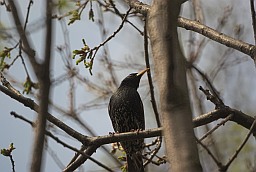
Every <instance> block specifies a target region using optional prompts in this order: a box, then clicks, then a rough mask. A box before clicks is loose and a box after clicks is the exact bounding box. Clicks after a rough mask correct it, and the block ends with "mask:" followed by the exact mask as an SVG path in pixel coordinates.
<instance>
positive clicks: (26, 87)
mask: <svg viewBox="0 0 256 172" xmlns="http://www.w3.org/2000/svg"><path fill="white" fill-rule="evenodd" d="M23 87H24V90H23V92H22V93H23V94H24V93H26V94H29V93H30V92H31V90H32V88H34V89H38V88H39V85H38V83H34V82H32V81H31V79H30V77H27V79H26V81H25V82H24V83H23Z"/></svg>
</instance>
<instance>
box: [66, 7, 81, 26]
mask: <svg viewBox="0 0 256 172" xmlns="http://www.w3.org/2000/svg"><path fill="white" fill-rule="evenodd" d="M69 13H70V14H71V15H72V17H71V18H70V19H69V22H68V25H70V24H73V23H74V22H75V21H76V20H80V19H81V18H80V14H79V11H78V10H73V11H70V12H69Z"/></svg>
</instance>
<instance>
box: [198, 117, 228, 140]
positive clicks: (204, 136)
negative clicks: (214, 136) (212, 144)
mask: <svg viewBox="0 0 256 172" xmlns="http://www.w3.org/2000/svg"><path fill="white" fill-rule="evenodd" d="M232 117H233V114H230V115H228V116H227V117H226V118H225V119H224V120H222V121H221V122H220V123H218V124H217V125H216V126H215V127H213V128H212V129H211V130H209V131H208V132H207V133H205V135H203V136H202V137H201V138H200V139H199V140H200V141H202V140H203V139H205V138H206V137H207V136H209V135H210V134H211V133H213V132H214V131H215V130H217V129H218V128H219V127H220V126H222V125H224V124H225V123H226V122H228V121H229V120H230V119H231V118H232Z"/></svg>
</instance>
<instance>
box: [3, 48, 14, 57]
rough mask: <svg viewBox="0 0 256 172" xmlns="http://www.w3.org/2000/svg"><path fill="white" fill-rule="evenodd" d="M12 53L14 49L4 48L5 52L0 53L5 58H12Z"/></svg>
mask: <svg viewBox="0 0 256 172" xmlns="http://www.w3.org/2000/svg"><path fill="white" fill-rule="evenodd" d="M11 51H12V48H8V47H4V50H2V51H0V57H2V58H5V57H8V58H11Z"/></svg>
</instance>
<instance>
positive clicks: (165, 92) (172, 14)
mask: <svg viewBox="0 0 256 172" xmlns="http://www.w3.org/2000/svg"><path fill="white" fill-rule="evenodd" d="M180 6H181V3H179V2H178V1H177V0H176V1H168V0H162V1H159V0H155V1H153V4H152V7H151V10H150V12H149V14H148V30H149V36H150V41H151V47H152V53H153V58H154V65H155V74H156V75H155V76H156V79H157V84H158V89H159V93H160V110H161V114H162V117H163V127H164V136H165V143H166V150H167V155H168V159H169V161H170V164H171V165H170V171H172V172H180V171H190V172H193V171H195V172H199V171H202V168H201V165H200V161H199V157H198V150H197V145H196V141H195V138H194V132H193V125H192V112H191V108H190V102H189V96H188V88H187V80H186V67H185V58H184V56H183V54H182V52H181V50H180V45H179V40H178V34H177V18H178V15H179V11H180Z"/></svg>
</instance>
